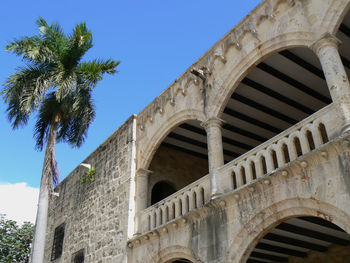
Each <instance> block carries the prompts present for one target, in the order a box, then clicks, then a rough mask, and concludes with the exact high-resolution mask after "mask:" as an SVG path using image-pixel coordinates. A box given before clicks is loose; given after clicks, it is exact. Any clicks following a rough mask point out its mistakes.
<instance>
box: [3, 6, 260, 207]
mask: <svg viewBox="0 0 350 263" xmlns="http://www.w3.org/2000/svg"><path fill="white" fill-rule="evenodd" d="M259 3H260V0H248V1H237V0H236V1H235V0H222V1H221V0H218V1H212V0H210V1H209V0H201V1H199V0H197V1H193V0H192V1H191V0H187V1H185V0H177V1H166V0H162V1H161V0H148V1H141V0H135V1H116V0H113V1H104V0H102V1H81V0H78V1H73V0H70V1H67V0H60V1H47V0H46V1H37V0H32V1H27V0H19V1H13V0H3V1H2V2H1V10H2V11H1V16H0V68H1V70H0V83H1V85H2V84H3V83H4V82H5V80H6V78H7V77H8V76H9V75H10V74H12V73H13V72H14V69H15V68H16V67H17V66H19V65H21V64H22V61H21V59H20V58H18V57H16V56H15V55H13V54H10V53H8V52H6V51H5V45H6V43H7V42H8V41H10V40H12V39H13V38H16V37H20V36H25V35H34V34H37V33H38V31H37V28H36V25H35V21H36V19H37V18H38V17H39V16H42V17H43V18H45V19H46V20H47V21H48V22H49V23H52V22H53V21H56V22H59V23H60V24H61V25H62V26H63V28H64V30H65V32H66V33H68V32H71V30H72V28H73V27H74V25H75V24H77V23H79V22H82V21H86V23H87V26H88V28H90V29H91V31H92V34H93V37H94V47H93V48H92V49H91V50H90V51H89V52H88V54H87V56H86V57H85V59H87V60H88V59H93V58H97V57H100V58H113V59H115V60H120V61H121V64H120V66H119V68H118V69H119V71H120V72H119V73H118V74H116V75H113V76H106V77H105V78H104V80H103V81H102V82H100V83H99V84H98V86H97V88H96V90H95V92H94V100H95V104H96V119H95V121H94V122H93V124H92V125H91V127H90V129H89V133H88V138H87V140H86V142H85V144H84V145H83V146H82V147H81V148H79V149H72V148H71V147H70V146H68V145H66V144H58V145H57V147H56V158H57V161H58V165H59V170H60V177H61V179H63V178H64V177H66V176H67V175H68V174H69V173H70V172H71V171H72V170H73V169H74V168H75V167H76V166H77V165H79V163H80V162H81V161H82V160H83V159H85V158H86V157H87V156H88V155H89V153H91V152H92V151H93V150H94V149H95V148H96V147H98V145H99V144H101V143H102V142H103V141H104V140H105V139H106V138H107V137H108V136H109V135H110V134H111V133H112V132H113V131H115V130H116V129H117V128H118V127H119V126H120V125H121V124H122V123H123V122H124V121H125V120H126V119H127V118H128V117H129V116H130V115H131V114H133V113H138V112H140V111H141V110H142V109H143V108H144V107H145V106H146V105H147V104H149V103H150V102H151V101H152V100H153V99H154V98H155V97H156V96H157V95H158V94H159V93H160V92H161V91H163V90H164V89H165V88H167V86H168V85H169V84H171V83H172V82H173V81H174V80H175V79H176V78H177V77H178V76H179V75H180V74H182V73H183V72H184V71H185V70H186V69H187V68H188V67H189V66H190V65H191V64H192V63H194V62H195V61H196V60H197V59H198V58H199V57H200V56H201V55H202V54H204V53H205V52H206V51H207V50H208V49H209V48H210V47H211V46H212V45H213V44H214V43H215V42H217V41H218V40H219V39H220V38H221V37H222V36H223V35H224V34H225V33H227V32H228V31H229V30H230V29H231V28H232V27H233V26H234V25H235V24H237V23H238V22H239V21H240V20H241V19H242V18H243V17H244V16H246V15H247V14H248V13H249V12H250V11H251V10H252V9H253V8H254V7H255V6H257V5H258V4H259ZM34 123H35V116H33V118H32V119H31V121H30V122H29V124H28V125H27V126H26V127H24V128H22V129H18V130H12V129H11V126H10V123H9V122H8V120H7V115H6V105H5V104H4V103H3V100H0V142H1V144H0V184H15V183H21V182H26V183H27V185H28V186H31V187H39V183H40V177H41V169H42V163H43V157H44V152H37V151H36V150H35V149H34V145H35V142H34V139H33V125H34ZM0 191H1V189H0ZM0 213H1V211H0Z"/></svg>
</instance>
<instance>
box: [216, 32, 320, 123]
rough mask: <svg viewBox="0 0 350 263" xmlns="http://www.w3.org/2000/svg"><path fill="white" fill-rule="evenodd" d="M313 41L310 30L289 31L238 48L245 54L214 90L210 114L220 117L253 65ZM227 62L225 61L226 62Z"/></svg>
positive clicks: (305, 45)
mask: <svg viewBox="0 0 350 263" xmlns="http://www.w3.org/2000/svg"><path fill="white" fill-rule="evenodd" d="M313 42H314V34H313V33H312V32H308V31H305V32H297V33H296V32H289V33H285V34H281V35H278V36H274V37H272V38H271V39H268V40H266V41H264V42H263V43H261V44H260V45H259V47H258V48H254V49H252V50H244V47H242V50H240V53H241V54H244V53H245V54H247V55H245V56H244V57H242V58H241V59H240V61H237V62H236V63H235V66H232V70H231V71H230V72H229V73H228V74H227V77H226V79H224V81H223V83H222V84H221V90H219V91H217V92H216V94H217V95H216V96H215V97H214V98H213V99H212V100H211V103H212V109H211V110H212V112H211V115H213V116H218V117H220V116H221V115H222V113H223V111H224V109H225V107H226V105H227V103H228V101H229V99H230V97H231V95H232V93H233V92H234V91H235V89H236V88H237V87H238V85H239V84H240V82H241V81H242V80H243V78H244V77H245V76H247V75H248V73H249V72H250V71H251V70H252V69H253V67H254V66H255V65H257V64H259V63H260V62H262V61H263V60H264V59H265V58H267V57H269V56H271V55H273V54H275V53H277V52H279V51H282V50H284V49H290V48H295V47H305V48H308V47H309V46H310V45H311V44H312V43H313ZM228 63H229V62H226V64H228Z"/></svg>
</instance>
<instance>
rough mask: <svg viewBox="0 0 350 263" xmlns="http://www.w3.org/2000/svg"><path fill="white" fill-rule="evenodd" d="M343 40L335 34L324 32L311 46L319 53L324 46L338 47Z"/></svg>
mask: <svg viewBox="0 0 350 263" xmlns="http://www.w3.org/2000/svg"><path fill="white" fill-rule="evenodd" d="M341 43H342V42H341V41H340V40H339V39H338V38H337V37H335V36H334V35H333V34H331V33H329V32H327V33H324V34H323V35H322V36H321V37H320V38H319V39H318V40H316V41H315V42H314V43H312V44H311V46H310V48H311V49H312V50H313V51H314V52H315V53H316V54H317V55H318V54H319V52H320V51H321V50H322V49H323V48H324V47H329V46H331V47H334V48H336V49H338V47H339V46H340V44H341Z"/></svg>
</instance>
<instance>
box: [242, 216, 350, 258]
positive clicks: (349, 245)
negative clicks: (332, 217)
mask: <svg viewBox="0 0 350 263" xmlns="http://www.w3.org/2000/svg"><path fill="white" fill-rule="evenodd" d="M349 257H350V235H349V234H348V233H346V232H345V231H344V230H343V229H341V228H340V227H338V226H337V225H335V224H333V223H332V222H330V221H328V220H325V219H323V218H320V217H313V216H306V217H305V216H303V217H292V218H289V219H287V220H285V221H283V222H281V223H280V224H279V225H277V226H276V227H275V228H273V229H272V230H270V231H269V232H268V233H266V234H265V235H264V236H263V238H262V239H260V240H259V242H258V244H257V245H256V246H255V248H254V250H253V251H252V252H251V254H250V256H249V258H248V260H247V263H257V262H266V263H268V262H275V263H277V262H290V263H300V262H305V263H307V262H315V261H316V260H318V262H335V261H336V262H346V260H347V259H349Z"/></svg>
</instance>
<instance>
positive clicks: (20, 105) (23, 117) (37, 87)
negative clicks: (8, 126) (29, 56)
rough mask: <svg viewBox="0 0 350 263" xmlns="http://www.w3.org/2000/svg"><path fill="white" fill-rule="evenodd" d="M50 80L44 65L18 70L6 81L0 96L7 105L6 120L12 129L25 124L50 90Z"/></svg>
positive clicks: (28, 66)
mask: <svg viewBox="0 0 350 263" xmlns="http://www.w3.org/2000/svg"><path fill="white" fill-rule="evenodd" d="M50 79H51V75H50V73H49V69H48V68H47V65H44V64H40V65H37V66H31V65H27V67H21V68H18V69H17V71H16V73H14V74H13V75H11V76H10V77H9V78H8V79H7V81H6V83H5V85H4V89H3V90H1V92H0V95H2V96H3V98H4V100H5V102H6V103H7V104H8V108H7V112H8V118H9V120H10V122H12V126H13V128H17V127H19V126H21V125H25V124H26V123H27V121H28V118H29V115H30V114H31V113H32V111H35V110H36V109H37V108H38V107H39V105H40V104H41V102H42V100H43V99H44V97H45V94H46V91H47V90H48V89H49V88H50V83H51V81H50Z"/></svg>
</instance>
